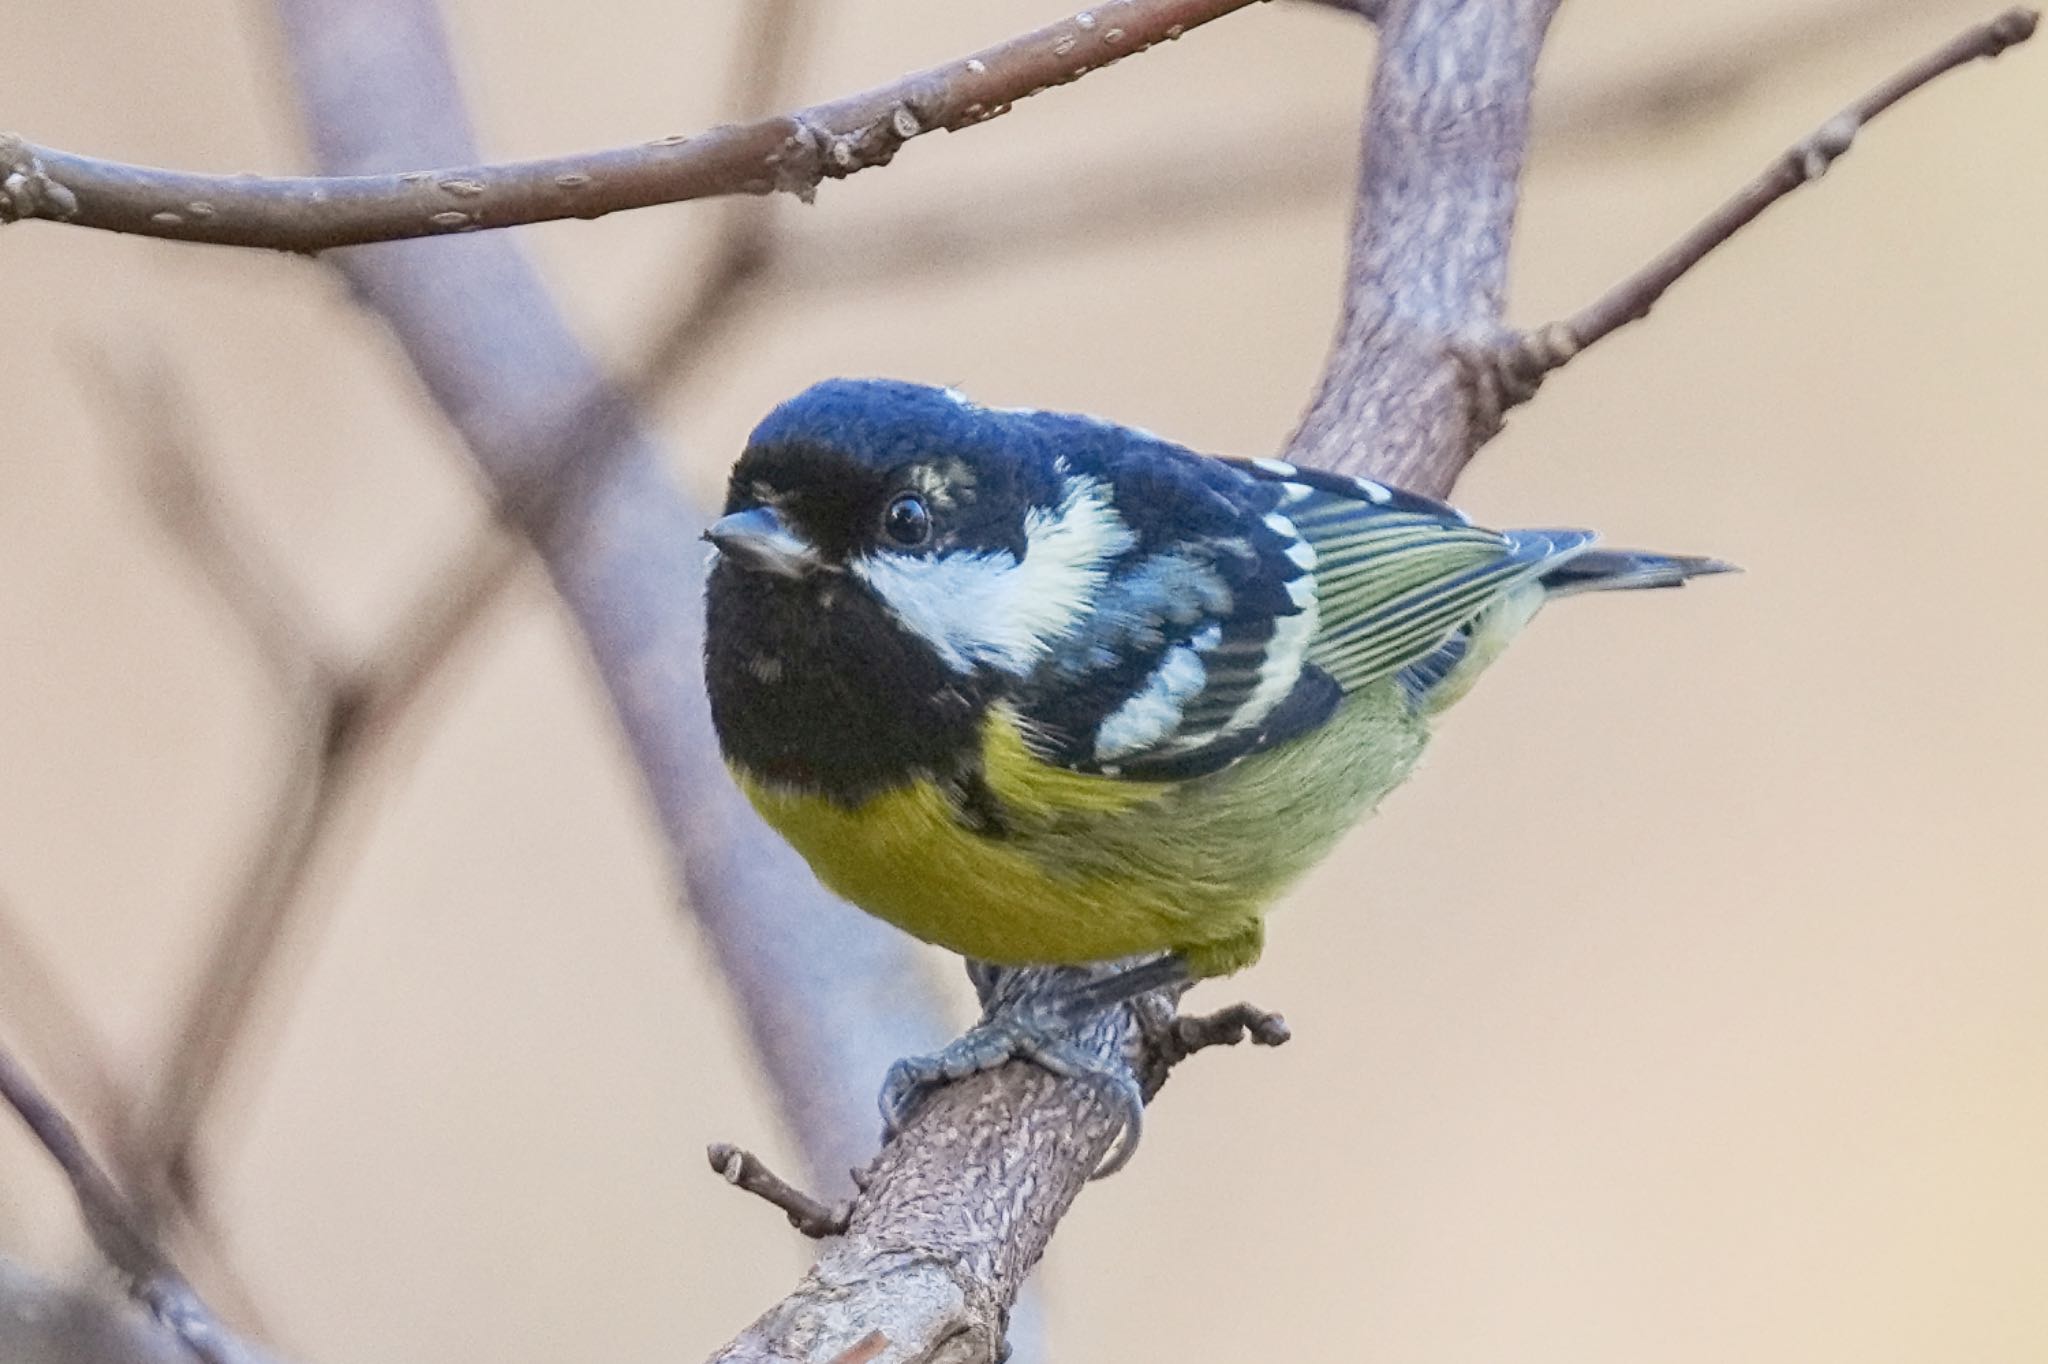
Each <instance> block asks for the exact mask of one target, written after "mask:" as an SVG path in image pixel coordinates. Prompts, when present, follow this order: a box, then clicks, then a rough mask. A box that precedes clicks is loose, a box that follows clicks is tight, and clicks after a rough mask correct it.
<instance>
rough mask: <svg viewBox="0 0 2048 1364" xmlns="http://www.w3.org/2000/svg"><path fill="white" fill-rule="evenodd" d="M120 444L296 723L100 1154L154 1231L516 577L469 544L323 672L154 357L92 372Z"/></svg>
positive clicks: (494, 548)
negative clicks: (301, 941) (362, 841)
mask: <svg viewBox="0 0 2048 1364" xmlns="http://www.w3.org/2000/svg"><path fill="white" fill-rule="evenodd" d="M89 374H90V377H91V378H92V379H93V380H94V381H95V383H96V384H97V385H98V386H99V387H100V388H101V389H102V390H103V392H104V393H105V395H106V401H105V402H104V403H103V404H102V405H101V406H103V407H104V409H105V410H107V411H110V412H112V413H115V414H117V415H118V417H119V418H120V420H121V423H122V430H121V432H120V435H121V436H122V438H123V444H124V445H125V446H126V447H127V451H128V454H129V458H130V461H131V463H132V465H133V467H134V471H135V480H136V483H137V485H138V486H139V487H140V489H141V490H142V492H143V493H144V503H145V506H146V507H147V509H148V511H149V512H150V514H151V515H152V516H153V517H154V518H155V519H156V520H157V521H158V523H159V524H160V525H161V526H162V528H163V530H164V533H165V534H166V536H167V537H168V538H169V539H170V540H171V541H172V543H173V544H174V545H175V546H176V547H177V549H178V551H179V552H180V554H181V555H182V557H184V558H185V559H186V560H187V561H188V562H190V563H191V564H192V565H194V566H195V567H196V568H197V570H198V572H199V574H200V576H201V578H202V579H203V580H204V581H205V582H206V583H207V585H208V587H209V588H210V589H211V590H212V592H213V594H214V596H215V597H216V598H217V599H218V600H219V601H220V603H221V605H222V606H223V607H225V608H226V610H227V611H228V613H229V615H230V616H232V617H233V618H234V620H235V621H236V622H237V623H238V624H239V625H240V626H241V627H242V629H243V631H244V633H245V634H246V635H247V636H248V638H249V641H250V644H251V647H252V648H253V649H254V650H255V652H256V653H257V655H258V656H259V657H260V658H261V659H262V661H263V663H264V666H265V671H266V672H267V673H268V674H269V677H270V680H271V682H272V685H273V686H274V687H275V688H276V690H277V692H278V694H279V697H280V699H281V700H282V702H283V706H284V709H285V710H286V711H287V712H288V714H289V715H290V716H291V717H292V728H293V732H292V733H290V734H289V735H287V737H286V750H287V753H286V758H285V761H284V765H283V770H282V771H281V773H280V774H279V776H278V778H277V781H276V789H275V792H274V794H273V796H272V798H271V799H270V800H269V801H268V802H267V803H266V810H267V816H266V818H265V821H264V823H263V825H262V827H261V828H260V829H259V830H258V831H257V833H256V834H255V836H254V837H253V838H252V839H251V840H250V844H249V847H250V851H249V853H248V855H247V857H246V859H245V861H244V863H243V866H242V868H241V870H240V871H239V872H238V873H237V875H236V877H235V881H234V885H233V888H232V889H231V891H230V892H229V894H228V896H227V897H226V903H225V906H224V908H223V910H222V912H221V915H220V925H221V927H220V931H219V933H218V935H217V936H216V937H215V939H214V941H213V943H212V945H211V948H210V950H209V951H208V953H207V956H206V959H205V960H204V961H203V962H202V963H201V965H200V967H199V969H198V971H197V972H196V973H195V976H194V980H193V983H192V985H191V987H190V988H189V989H188V990H187V991H186V993H185V997H184V999H183V1001H182V1002H181V1005H180V1008H179V1014H178V1017H177V1019H176V1021H175V1023H174V1025H173V1027H172V1029H171V1037H172V1040H171V1042H170V1044H169V1046H168V1047H167V1048H166V1050H165V1053H164V1056H163V1059H162V1060H161V1062H160V1063H159V1064H158V1065H157V1066H156V1067H155V1068H154V1071H155V1075H156V1079H155V1082H154V1084H153V1085H152V1087H151V1089H150V1092H149V1093H148V1094H147V1095H146V1096H145V1098H144V1099H143V1101H142V1102H141V1103H140V1104H138V1105H137V1106H136V1112H135V1113H134V1114H132V1115H130V1120H129V1121H128V1122H127V1123H126V1124H125V1125H124V1128H123V1130H122V1132H121V1133H120V1134H119V1139H118V1140H116V1141H115V1142H114V1144H113V1149H114V1152H115V1164H116V1165H117V1167H118V1168H120V1169H121V1170H122V1171H123V1172H124V1175H125V1178H126V1183H127V1184H128V1186H129V1187H130V1188H132V1189H133V1190H135V1192H136V1194H137V1198H138V1207H139V1212H140V1215H141V1216H142V1217H143V1219H144V1221H145V1222H146V1223H147V1224H149V1225H151V1226H155V1225H157V1224H158V1223H159V1222H160V1220H161V1219H162V1218H163V1217H164V1215H165V1214H166V1213H167V1212H169V1211H170V1209H171V1208H172V1206H174V1205H180V1204H181V1205H183V1206H184V1208H185V1209H186V1210H187V1211H188V1212H190V1211H196V1208H197V1188H196V1181H197V1179H198V1177H199V1171H198V1168H197V1160H196V1147H197V1141H198V1135H199V1130H200V1125H201V1123H202V1121H203V1119H204V1117H205V1114H206V1112H207V1110H208V1108H209V1107H210V1106H211V1104H212V1101H213V1099H214V1098H215V1096H216V1095H217V1093H218V1091H219V1087H220V1082H221V1079H222V1077H223V1075H224V1074H225V1072H226V1070H227V1067H228V1065H229V1062H230V1061H231V1060H232V1059H233V1057H234V1054H235V1051H236V1049H237V1047H238V1046H239V1045H240V1043H241V1042H242V1040H243V1037H244V1034H245V1031H246V1025H247V1023H248V1020H249V1018H250V1016H251V1014H252V1013H253V1011H254V1010H255V1008H256V1007H257V1004H258V1002H259V1001H260V999H261V998H262V997H263V995H264V994H265V992H266V990H267V989H268V988H269V987H270V986H271V984H272V982H271V979H270V977H271V974H272V968H273V966H274V964H275V962H276V961H277V959H278V957H279V948H280V947H281V946H282V944H283V943H284V941H285V940H286V938H287V936H288V935H289V933H291V932H292V931H294V930H295V929H297V928H299V927H300V925H301V922H302V920H303V919H304V918H305V916H306V914H307V913H308V911H309V908H310V906H309V901H310V900H311V899H312V895H313V873H314V871H315V869H316V868H317V867H318V866H319V865H320V863H321V861H322V859H323V858H325V857H328V856H330V855H331V854H332V852H333V851H334V848H335V846H336V844H337V843H338V841H339V839H340V837H341V835H342V834H343V832H344V831H345V830H346V829H348V828H350V827H352V826H351V825H350V823H349V820H348V818H347V816H348V815H349V814H350V813H352V812H353V811H354V810H355V802H356V798H357V797H358V796H359V795H360V793H361V792H362V790H363V788H364V785H365V783H366V780H367V778H368V777H369V775H370V774H371V773H372V772H373V771H374V770H375V769H376V767H377V761H378V759H379V758H380V757H381V756H382V753H383V751H384V743H385V741H386V740H387V739H388V738H389V737H390V735H391V734H392V733H394V732H395V730H396V729H397V727H398V725H399V722H400V721H401V719H402V718H403V717H404V716H405V715H406V714H407V713H408V712H409V711H410V709H411V707H412V706H413V704H414V703H415V702H416V701H417V700H419V699H420V697H421V696H423V695H424V694H425V692H426V691H427V689H428V687H429V685H430V683H431V680H432V679H433V678H434V676H435V675H436V674H437V673H439V672H440V671H441V669H442V668H443V666H444V665H445V664H446V663H447V662H448V661H449V659H451V658H452V657H453V656H454V655H455V654H456V652H457V651H458V647H459V645H460V644H461V642H462V641H463V639H464V638H466V637H467V636H468V635H469V633H470V632H471V631H472V630H473V629H474V627H475V626H476V625H477V623H478V622H479V621H481V620H482V619H484V618H485V616H486V615H487V608H488V606H489V604H490V602H491V601H492V600H493V598H494V596H495V594H496V593H497V591H498V590H499V589H500V588H501V587H502V585H503V584H504V583H505V582H507V581H509V580H510V579H511V578H512V576H513V570H514V569H516V567H517V566H518V564H519V563H520V562H521V557H520V555H519V554H518V552H517V549H518V545H517V541H515V540H514V539H513V538H512V537H510V536H508V535H506V534H505V533H504V532H503V531H502V530H498V529H497V528H495V527H487V528H486V530H485V532H483V533H480V534H478V535H477V536H475V537H473V541H472V543H471V544H470V545H468V546H466V547H465V549H464V550H463V552H462V553H460V554H459V555H458V556H457V557H456V559H455V560H454V562H453V563H452V564H451V565H450V566H449V567H448V568H447V569H445V570H444V571H442V572H441V573H440V574H438V575H436V576H435V577H434V578H433V579H432V580H431V581H430V583H429V585H428V587H427V588H426V589H425V590H424V591H423V592H422V593H421V595H420V598H419V600H418V602H417V604H416V605H415V606H414V607H413V608H411V609H410V610H408V611H407V612H405V613H403V614H402V615H401V617H400V624H399V625H398V626H397V627H396V628H395V629H394V630H393V631H392V637H391V640H390V642H389V643H387V644H386V645H385V646H384V647H383V648H381V649H380V650H378V651H377V653H376V654H375V655H374V656H373V657H372V658H371V660H370V661H369V662H368V663H366V664H363V665H360V666H358V667H355V668H350V667H347V666H344V665H343V664H341V663H339V662H337V661H335V659H334V656H333V652H332V650H331V649H330V648H329V646H328V645H327V644H326V643H325V641H323V640H322V639H320V637H319V632H318V630H317V629H316V628H315V621H314V615H313V612H312V611H311V609H310V608H309V607H308V606H307V605H306V604H305V603H304V602H303V601H301V600H299V599H298V598H297V597H296V596H295V594H293V593H291V592H290V591H289V590H288V587H289V581H290V579H289V575H288V574H286V573H285V572H284V570H283V569H282V567H281V566H280V565H278V564H276V563H274V562H272V561H271V559H270V556H269V555H268V554H267V553H266V552H265V550H264V548H263V546H262V545H261V544H260V543H258V541H257V538H256V537H255V536H254V535H253V534H252V533H251V531H250V530H249V528H248V526H247V525H246V524H245V522H244V521H243V520H242V518H240V517H238V516H236V515H234V514H233V513H232V512H231V511H230V510H229V509H228V508H227V507H226V505H225V499H224V498H223V497H222V495H221V492H220V490H219V488H218V487H217V486H216V485H215V482H214V480H213V479H212V478H211V477H210V476H209V475H208V474H207V472H206V468H205V461H204V460H203V459H202V458H201V457H200V454H199V449H198V442H197V438H196V436H195V434H194V429H193V428H194V423H193V420H192V417H191V413H190V410H189V405H188V404H187V403H186V402H185V401H184V400H183V398H182V396H181V394H180V392H179V390H178V387H177V385H176V384H175V383H174V382H173V380H172V377H171V375H170V373H169V371H168V370H167V368H166V367H165V366H164V364H163V363H162V361H161V360H160V359H158V358H154V357H152V358H148V359H146V360H144V361H141V362H138V363H135V364H131V365H125V366H123V365H115V364H113V363H111V362H109V361H107V360H105V359H104V358H103V357H102V358H98V359H97V360H96V362H95V363H94V364H93V365H92V366H91V368H90V370H89Z"/></svg>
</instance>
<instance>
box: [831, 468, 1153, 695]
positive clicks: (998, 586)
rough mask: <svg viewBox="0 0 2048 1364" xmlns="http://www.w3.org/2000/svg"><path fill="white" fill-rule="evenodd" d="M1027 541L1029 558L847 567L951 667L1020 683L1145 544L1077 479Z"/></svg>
mask: <svg viewBox="0 0 2048 1364" xmlns="http://www.w3.org/2000/svg"><path fill="white" fill-rule="evenodd" d="M1024 542H1025V551H1024V557H1023V559H1022V560H1019V559H1017V558H1016V557H1015V556H1014V555H1011V554H1010V553H1008V552H1007V551H1002V550H996V551H990V552H982V553H965V552H955V553H952V554H941V555H932V556H925V555H911V554H897V553H892V552H889V551H883V552H881V553H877V554H870V555H863V556H861V557H859V558H856V559H855V560H853V562H852V563H851V564H849V565H848V567H850V568H851V569H852V571H853V573H854V575H855V576H856V577H858V578H860V579H861V580H862V581H863V582H865V583H866V584H867V585H868V587H869V588H871V589H872V590H873V591H874V593H875V595H876V596H877V597H879V598H881V600H882V602H883V603H884V604H885V605H887V606H888V608H889V610H890V611H891V612H892V613H894V615H895V616H896V618H897V619H898V620H900V621H902V622H903V624H904V626H905V627H907V628H908V629H910V630H913V631H915V632H916V633H917V634H918V635H919V636H920V637H922V638H923V639H924V640H925V641H926V642H927V643H929V644H930V645H931V646H932V648H933V649H935V650H937V651H938V654H939V657H940V658H942V659H944V660H945V661H946V663H947V664H948V665H949V666H951V667H953V668H956V669H960V670H962V671H965V670H967V669H969V668H971V667H974V666H977V665H985V666H989V667H995V668H1000V669H1001V670H1003V671H1005V672H1008V673H1012V674H1015V675H1018V676H1022V675H1023V674H1025V673H1027V672H1029V671H1031V669H1032V668H1033V667H1034V666H1036V665H1037V663H1038V662H1039V660H1041V659H1042V658H1044V657H1045V655H1046V654H1047V652H1049V651H1050V649H1051V648H1052V646H1053V645H1054V644H1055V643H1056V642H1058V641H1059V640H1061V639H1062V638H1064V637H1066V636H1067V635H1069V634H1071V633H1073V632H1074V630H1075V629H1076V628H1077V627H1078V626H1079V625H1080V624H1081V622H1082V621H1083V620H1084V619H1085V618H1086V617H1087V614H1088V612H1089V611H1090V610H1091V609H1092V608H1093V605H1094V601H1095V597H1096V594H1097V593H1098V592H1099V591H1100V590H1101V588H1102V585H1103V583H1104V582H1105V581H1107V579H1108V576H1109V564H1110V561H1111V560H1113V559H1115V558H1116V556H1117V555H1119V554H1122V553H1123V552H1124V551H1125V550H1128V549H1129V548H1131V546H1132V545H1134V544H1136V543H1137V541H1136V540H1135V538H1134V537H1133V536H1132V535H1131V531H1130V528H1129V527H1128V526H1126V525H1125V524H1124V521H1123V518H1122V517H1120V516H1118V515H1117V514H1116V511H1115V509H1114V508H1112V507H1111V506H1110V505H1109V501H1108V499H1107V498H1105V497H1104V496H1103V493H1102V486H1101V484H1100V483H1098V482H1096V481H1095V480H1093V479H1076V480H1075V481H1074V482H1073V484H1072V486H1071V487H1070V489H1069V490H1068V493H1067V496H1066V500H1065V501H1063V502H1062V503H1061V504H1060V506H1059V508H1058V510H1056V511H1034V512H1032V513H1030V514H1029V515H1028V516H1026V517H1025V520H1024Z"/></svg>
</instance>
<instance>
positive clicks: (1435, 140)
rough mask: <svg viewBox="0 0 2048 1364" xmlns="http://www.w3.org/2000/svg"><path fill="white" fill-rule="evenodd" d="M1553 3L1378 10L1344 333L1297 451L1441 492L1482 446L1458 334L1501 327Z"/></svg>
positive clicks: (1508, 0)
mask: <svg viewBox="0 0 2048 1364" xmlns="http://www.w3.org/2000/svg"><path fill="white" fill-rule="evenodd" d="M1557 5H1558V0H1500V3H1495V4H1484V5H1474V4H1465V3H1461V2H1460V0H1407V3H1398V2H1397V3H1393V4H1390V5H1389V6H1388V7H1387V13H1386V14H1384V15H1383V16H1382V17H1381V21H1380V40H1379V45H1378V52H1377V60H1376V63H1375V71H1374V75H1373V82H1372V91H1371V96H1370V99H1369V102H1368V112H1367V117H1366V136H1365V152H1364V157H1363V165H1362V167H1361V169H1360V172H1359V188H1358V207H1357V210H1356V213H1355V216H1354V217H1353V220H1352V230H1351V243H1350V264H1349V269H1348V272H1347V277H1346V282H1345V287H1344V298H1343V307H1342V310H1341V313H1340V317H1339V320H1338V324H1337V338H1336V341H1335V342H1334V344H1333V345H1332V347H1331V350H1330V356H1329V359H1328V361H1327V362H1326V364H1325V367H1324V370H1323V376H1322V380H1321V382H1320V383H1319V384H1318V386H1317V388H1316V391H1315V396H1314V398H1313V399H1311V401H1310V403H1309V408H1308V411H1307V413H1306V414H1305V415H1304V416H1303V417H1302V420H1301V424H1300V426H1299V427H1298V428H1297V429H1296V431H1295V433H1294V435H1293V436H1292V438H1290V439H1289V441H1288V443H1287V451H1286V457H1287V458H1289V459H1293V460H1296V461H1298V462H1300V463H1304V464H1311V465H1319V466H1322V467H1325V468H1333V469H1347V470H1353V471H1358V472H1370V473H1372V474H1373V475H1375V476H1376V477H1380V478H1384V479H1386V480H1387V481H1389V482H1392V483H1397V484H1400V485H1402V486H1404V487H1411V488H1416V489H1418V490H1421V491H1426V492H1432V493H1443V492H1445V491H1448V490H1449V488H1450V486H1451V484H1452V482H1453V481H1454V480H1455V479H1456V478H1457V475H1458V471H1459V470H1460V469H1462V468H1463V467H1464V465H1465V462H1466V460H1467V459H1469V458H1470V457H1471V452H1472V450H1473V449H1475V448H1476V447H1477V443H1478V442H1477V441H1476V440H1475V439H1474V437H1473V421H1472V413H1471V411H1470V408H1469V405H1468V403H1467V401H1466V392H1467V385H1466V383H1465V382H1464V379H1463V371H1462V369H1461V366H1460V365H1459V363H1458V361H1457V360H1456V358H1455V357H1454V356H1453V354H1452V353H1451V351H1450V349H1449V346H1450V344H1451V343H1452V342H1454V341H1456V340H1458V339H1460V338H1480V337H1487V338H1490V337H1492V336H1493V335H1495V334H1496V333H1497V332H1499V331H1500V329H1501V321H1500V319H1501V311H1502V305H1503V300H1504V298H1505V294H1506V288H1507V261H1508V244H1509V241H1510V239H1511V238H1512V235H1513V232H1514V224H1515V209H1516V206H1517V204H1518V202H1519V200H1520V190H1521V178H1522V164H1523V160H1524V158H1525V156H1526V154H1527V149H1528V138H1529V100H1530V92H1531V90H1532V89H1533V87H1534V84H1535V75H1536V58H1537V55H1538V54H1539V53H1540V52H1541V51H1542V50H1543V39H1544V35H1545V33H1546V31H1547V30H1548V28H1549V26H1550V19H1551V16H1552V15H1553V14H1554V13H1555V12H1556V10H1557Z"/></svg>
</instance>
